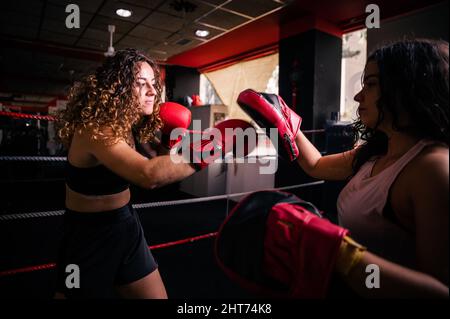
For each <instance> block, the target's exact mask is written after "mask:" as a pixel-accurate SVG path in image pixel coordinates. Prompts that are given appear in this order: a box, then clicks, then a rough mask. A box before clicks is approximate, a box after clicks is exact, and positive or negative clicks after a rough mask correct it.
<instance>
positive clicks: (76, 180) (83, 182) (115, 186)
mask: <svg viewBox="0 0 450 319" xmlns="http://www.w3.org/2000/svg"><path fill="white" fill-rule="evenodd" d="M66 184H67V186H69V188H70V189H72V190H74V191H75V192H77V193H80V194H84V195H111V194H116V193H120V192H122V191H124V190H126V189H127V188H128V187H129V186H130V183H129V182H128V181H127V180H125V179H123V178H122V177H120V176H118V175H117V174H116V173H114V172H113V171H111V170H110V169H108V168H107V167H105V166H104V165H97V166H93V167H86V168H85V167H76V166H73V165H72V164H71V163H70V162H69V161H67V166H66Z"/></svg>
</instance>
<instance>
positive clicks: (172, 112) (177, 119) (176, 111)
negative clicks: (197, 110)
mask: <svg viewBox="0 0 450 319" xmlns="http://www.w3.org/2000/svg"><path fill="white" fill-rule="evenodd" d="M159 108H160V111H159V116H160V117H161V121H162V122H163V127H162V128H161V132H162V136H161V144H162V145H163V146H164V147H166V148H168V149H171V148H172V147H173V146H174V145H175V144H176V143H178V142H179V141H180V140H181V138H182V136H181V135H179V136H177V137H176V138H175V139H171V138H170V133H171V132H172V130H173V129H175V128H181V129H182V130H186V129H187V128H188V127H189V125H190V124H191V117H192V114H191V111H190V110H189V109H188V108H186V107H184V106H183V105H181V104H178V103H174V102H165V103H162V104H161V105H160V107H159Z"/></svg>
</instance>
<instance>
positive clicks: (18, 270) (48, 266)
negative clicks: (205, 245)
mask: <svg viewBox="0 0 450 319" xmlns="http://www.w3.org/2000/svg"><path fill="white" fill-rule="evenodd" d="M216 235H217V232H215V233H209V234H205V235H200V236H194V237H190V238H185V239H180V240H176V241H171V242H168V243H163V244H157V245H153V246H148V248H149V249H153V250H155V249H159V248H166V247H171V246H176V245H181V244H185V243H192V242H194V241H197V240H201V239H206V238H210V237H215V236H216ZM55 267H56V263H49V264H43V265H35V266H28V267H22V268H16V269H9V270H3V271H0V278H1V277H7V276H12V275H16V274H20V273H27V272H33V271H38V270H45V269H53V268H55Z"/></svg>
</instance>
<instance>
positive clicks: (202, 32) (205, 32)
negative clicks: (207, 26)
mask: <svg viewBox="0 0 450 319" xmlns="http://www.w3.org/2000/svg"><path fill="white" fill-rule="evenodd" d="M195 35H196V36H198V37H200V38H205V37H207V36H208V35H209V31H208V30H197V31H195Z"/></svg>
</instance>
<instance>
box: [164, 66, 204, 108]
mask: <svg viewBox="0 0 450 319" xmlns="http://www.w3.org/2000/svg"><path fill="white" fill-rule="evenodd" d="M199 93H200V73H199V72H198V71H197V69H193V68H187V67H182V66H167V67H166V95H167V100H168V101H171V102H177V103H180V104H183V105H185V106H187V105H186V100H185V97H186V96H192V95H193V94H196V95H198V94H199Z"/></svg>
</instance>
